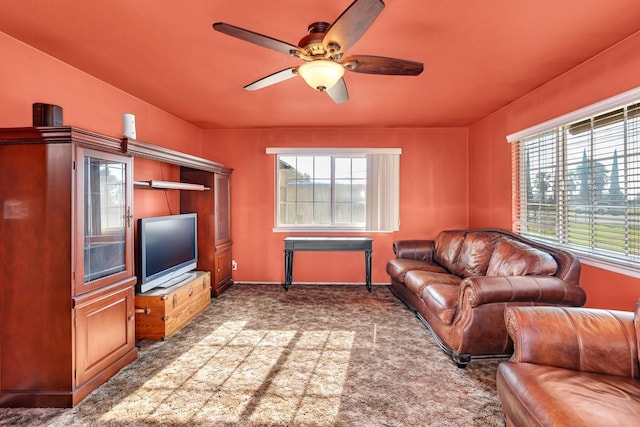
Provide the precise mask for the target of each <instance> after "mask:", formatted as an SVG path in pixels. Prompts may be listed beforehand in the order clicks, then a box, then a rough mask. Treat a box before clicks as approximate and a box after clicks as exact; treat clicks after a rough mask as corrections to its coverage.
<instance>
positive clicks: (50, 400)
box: [0, 347, 138, 408]
mask: <svg viewBox="0 0 640 427" xmlns="http://www.w3.org/2000/svg"><path fill="white" fill-rule="evenodd" d="M137 357H138V349H137V348H136V347H134V348H133V349H132V350H130V351H129V352H128V353H127V354H125V355H124V356H122V357H121V358H120V359H118V360H117V361H116V362H115V363H113V364H112V365H110V366H109V367H108V368H106V369H105V370H104V371H102V372H100V373H99V374H98V375H96V376H95V377H93V378H92V379H90V380H89V381H87V382H86V383H84V384H83V385H82V386H80V387H78V388H76V389H75V390H73V391H69V392H65V391H46V390H43V391H29V390H27V391H7V392H5V391H0V407H3V408H73V407H74V406H76V405H77V404H78V403H80V402H81V401H82V400H83V399H84V398H85V397H87V395H88V394H89V393H91V392H92V391H93V390H95V389H96V388H98V387H99V386H101V385H102V384H104V383H105V382H107V380H108V379H109V378H111V377H112V376H114V375H115V374H116V373H118V371H120V369H122V368H124V367H125V366H126V365H128V364H129V363H131V362H133V361H134V360H136V358H137Z"/></svg>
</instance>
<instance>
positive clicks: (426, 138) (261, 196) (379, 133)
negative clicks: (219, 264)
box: [204, 129, 468, 283]
mask: <svg viewBox="0 0 640 427" xmlns="http://www.w3.org/2000/svg"><path fill="white" fill-rule="evenodd" d="M204 140H205V147H206V151H207V155H208V157H211V158H215V159H216V161H218V162H221V163H223V164H224V165H225V166H227V167H231V168H233V169H234V172H233V175H232V178H231V197H232V202H231V206H232V229H233V231H232V239H233V258H234V259H236V260H237V261H238V270H237V271H235V272H234V276H233V277H234V280H237V281H241V282H262V281H267V282H282V281H283V280H284V264H283V262H284V261H283V252H282V250H283V243H282V239H283V238H284V237H286V236H288V235H290V233H281V232H274V231H273V230H272V229H273V225H274V200H275V194H274V191H275V190H274V187H275V156H273V155H267V154H266V153H265V149H266V147H283V146H305V147H400V148H402V155H401V156H400V201H401V205H400V221H401V227H400V228H401V231H399V232H396V233H374V234H371V236H372V237H373V238H374V244H373V249H374V252H373V266H372V280H373V282H374V283H388V282H389V277H388V276H387V274H386V273H385V265H386V261H387V260H388V259H389V258H391V257H392V256H393V252H392V247H391V246H392V242H393V240H395V239H402V238H433V237H435V235H436V233H437V232H438V231H440V230H442V229H444V228H461V227H466V226H467V222H468V219H467V202H466V200H467V185H468V184H467V183H468V176H467V131H466V129H247V130H210V131H205V135H204ZM349 234H353V233H349ZM354 263H355V264H356V265H358V264H359V263H362V268H353V265H354ZM293 279H294V282H296V281H298V282H363V281H364V255H363V254H361V253H304V252H301V253H296V254H295V262H294V271H293Z"/></svg>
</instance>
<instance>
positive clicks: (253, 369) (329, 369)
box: [100, 321, 355, 426]
mask: <svg viewBox="0 0 640 427" xmlns="http://www.w3.org/2000/svg"><path fill="white" fill-rule="evenodd" d="M246 323H247V322H242V321H240V322H225V323H224V324H223V325H221V326H220V327H219V328H217V329H216V330H214V331H213V332H211V333H210V334H207V335H206V336H205V337H204V338H203V339H202V340H200V341H199V342H198V343H197V344H196V345H194V346H192V347H190V348H189V349H187V350H186V351H185V352H183V353H181V354H180V355H179V356H178V357H177V358H175V359H173V360H171V361H166V362H167V363H166V365H164V367H162V368H159V369H158V371H157V372H153V375H152V376H151V377H150V378H149V379H148V380H147V381H145V382H144V384H143V385H142V386H140V387H139V388H138V389H136V390H135V391H134V392H133V393H130V394H129V395H128V396H127V397H125V398H124V399H122V400H121V401H120V402H118V404H116V405H115V406H113V407H112V408H111V409H110V410H109V411H108V412H106V413H104V414H103V415H102V416H101V417H100V421H104V422H108V421H125V420H126V421H128V422H132V421H133V422H135V421H144V422H158V423H180V424H182V423H189V422H196V423H198V422H208V423H215V422H220V423H235V422H239V421H240V420H241V419H243V418H245V419H246V418H247V417H248V418H249V419H251V420H252V421H254V422H259V423H267V424H270V425H283V426H284V425H289V424H291V423H296V424H297V425H314V426H330V425H334V424H335V422H336V419H337V416H338V411H339V408H340V400H341V395H342V392H343V386H344V382H345V379H346V377H347V370H348V366H349V359H350V356H351V350H352V347H353V343H354V340H355V332H352V331H342V330H326V331H304V332H301V331H294V330H256V329H247V328H246ZM185 367H187V368H185Z"/></svg>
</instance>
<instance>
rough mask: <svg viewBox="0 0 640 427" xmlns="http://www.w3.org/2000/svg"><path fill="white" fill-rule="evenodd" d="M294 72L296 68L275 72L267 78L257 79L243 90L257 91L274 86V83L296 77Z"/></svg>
mask: <svg viewBox="0 0 640 427" xmlns="http://www.w3.org/2000/svg"><path fill="white" fill-rule="evenodd" d="M296 70H297V67H291V68H285V69H284V70H280V71H276V72H275V73H273V74H270V75H268V76H267V77H263V78H261V79H258V80H256V81H255V82H253V83H249V84H248V85H246V86H245V87H244V88H245V89H246V90H258V89H262V88H265V87H267V86H271V85H274V84H276V83H280V82H283V81H285V80H288V79H290V78H292V77H295V76H297V75H298V73H297V71H296Z"/></svg>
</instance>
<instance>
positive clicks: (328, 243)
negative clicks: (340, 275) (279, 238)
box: [284, 236, 373, 292]
mask: <svg viewBox="0 0 640 427" xmlns="http://www.w3.org/2000/svg"><path fill="white" fill-rule="evenodd" d="M295 251H316V252H329V251H364V268H365V280H366V284H367V289H368V290H369V292H371V253H372V252H373V239H372V238H371V237H327V236H314V237H285V239H284V290H285V291H286V290H288V289H289V286H291V282H292V281H293V253H294V252H295Z"/></svg>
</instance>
